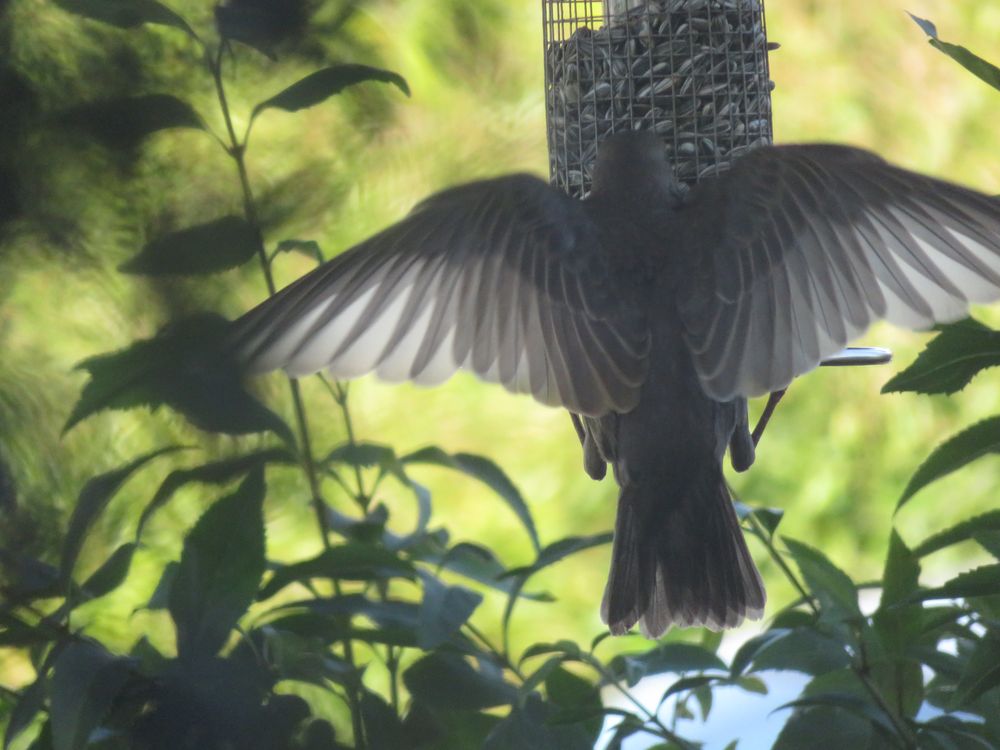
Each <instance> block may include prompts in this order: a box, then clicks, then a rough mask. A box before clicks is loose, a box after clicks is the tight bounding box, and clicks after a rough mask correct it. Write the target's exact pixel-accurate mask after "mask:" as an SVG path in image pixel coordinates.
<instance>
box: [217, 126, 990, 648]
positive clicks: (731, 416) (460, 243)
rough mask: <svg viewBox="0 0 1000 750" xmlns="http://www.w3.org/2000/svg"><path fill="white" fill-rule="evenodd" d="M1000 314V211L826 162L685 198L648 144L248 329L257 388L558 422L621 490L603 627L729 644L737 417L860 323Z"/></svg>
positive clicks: (267, 310)
mask: <svg viewBox="0 0 1000 750" xmlns="http://www.w3.org/2000/svg"><path fill="white" fill-rule="evenodd" d="M998 297H1000V207H998V204H997V202H996V201H995V200H993V199H992V198H989V197H987V196H985V195H982V194H980V193H976V192H975V191H971V190H968V189H966V188H962V187H959V186H956V185H952V184H950V183H946V182H941V181H937V180H933V179H931V178H928V177H923V176H921V175H917V174H915V173H912V172H907V171H905V170H902V169H899V168H897V167H893V166H891V165H889V164H886V163H885V162H884V161H882V160H881V159H879V158H878V157H876V156H874V155H872V154H869V153H867V152H864V151H860V150H857V149H851V148H848V147H840V146H790V147H767V148H762V149H758V150H756V151H754V152H751V153H750V154H749V155H747V156H745V157H744V158H743V159H742V160H740V161H739V162H737V163H736V164H735V165H734V166H733V168H732V169H731V171H730V172H728V173H725V174H723V175H722V176H720V177H717V178H712V179H709V180H706V181H705V182H703V183H701V184H699V185H698V186H697V187H695V188H694V189H692V190H691V191H690V192H688V191H687V190H686V189H684V188H683V187H682V186H680V185H679V184H678V183H677V182H676V181H675V180H674V178H673V173H672V170H671V169H670V166H669V164H668V163H667V161H666V158H665V155H664V151H663V148H662V146H661V145H660V143H659V142H658V141H657V139H656V137H655V136H653V135H652V134H649V133H626V134H619V135H615V136H612V137H611V138H610V139H609V140H607V141H606V142H605V143H603V144H602V147H601V150H600V152H599V157H598V163H597V166H596V168H595V174H594V185H593V190H592V193H591V195H590V196H589V197H588V198H587V199H586V200H585V201H582V202H580V201H575V200H573V199H570V198H568V197H566V196H564V195H562V194H561V193H559V192H558V191H556V190H555V189H553V188H550V187H549V186H547V185H545V184H544V183H543V182H541V181H540V180H538V179H536V178H533V177H530V176H526V175H512V176H509V177H501V178H496V179H493V180H485V181H482V182H478V183H470V184H468V185H464V186H459V187H457V188H452V189H449V190H446V191H444V192H442V193H439V194H438V195H435V196H432V197H431V198H429V199H428V200H426V201H424V202H423V203H421V204H420V205H419V206H418V207H417V208H416V209H414V211H413V213H411V214H410V216H409V217H407V218H406V219H404V220H403V221H401V222H399V223H398V224H396V225H393V226H392V227H389V228H388V229H386V230H385V231H383V232H381V233H380V234H378V235H375V236H374V237H372V238H371V239H369V240H367V241H365V242H363V243H361V244H360V245H358V246H356V247H354V248H352V249H351V250H349V251H347V252H345V253H343V254H342V255H340V256H338V257H337V258H335V259H334V260H332V261H330V262H329V263H327V264H325V265H324V266H322V267H320V268H318V269H316V270H315V271H314V272H312V273H310V274H307V275H306V276H305V277H303V278H302V279H300V280H299V281H297V282H296V283H294V284H292V285H291V286H289V287H288V288H286V289H284V290H282V291H281V292H280V293H279V294H278V295H276V296H275V297H273V298H271V299H270V300H268V301H266V302H264V303H263V304H262V305H260V306H259V307H258V308H256V309H255V310H253V311H251V312H250V313H248V314H247V315H245V316H244V317H243V318H241V319H240V320H239V321H237V323H236V324H235V327H234V332H233V346H234V347H235V348H236V350H237V351H238V353H239V354H240V356H241V357H242V358H243V360H244V361H245V362H246V363H247V365H248V368H249V369H250V370H252V371H266V370H270V369H276V368H278V367H281V368H284V369H285V370H286V371H287V372H289V373H290V374H292V375H301V374H307V373H310V372H315V371H316V370H319V369H322V368H329V369H330V371H331V372H332V373H333V374H334V375H336V376H338V377H354V376H356V375H360V374H362V373H365V372H371V371H374V372H376V373H377V374H378V375H380V376H381V377H383V378H385V379H388V380H405V379H408V380H414V381H417V382H422V383H427V384H433V383H436V382H441V381H442V380H444V379H445V378H446V377H448V376H449V375H450V374H451V373H453V372H454V371H456V370H458V369H468V370H472V371H473V372H475V373H477V374H478V375H479V376H480V377H482V378H484V379H485V380H488V381H491V382H498V383H501V384H503V385H504V386H505V387H506V388H508V389H509V390H512V391H515V392H522V393H530V394H532V395H533V396H534V397H535V398H536V399H538V400H539V401H541V402H543V403H546V404H550V405H556V406H562V407H564V408H566V409H567V410H568V411H569V412H570V413H571V414H572V415H573V422H574V425H575V426H576V429H577V433H578V435H579V437H580V440H581V443H582V444H583V451H584V466H585V469H586V470H587V472H588V473H589V474H590V475H591V476H592V477H594V478H600V477H602V476H604V474H605V471H606V467H607V465H609V464H610V465H611V466H612V468H613V470H614V474H615V477H616V479H617V481H618V484H619V486H620V488H621V492H620V497H619V505H618V515H617V521H616V526H615V542H614V548H613V552H612V567H611V573H610V576H609V579H608V585H607V588H606V591H605V597H604V602H603V606H602V615H603V617H604V619H605V621H606V622H608V624H609V626H610V628H611V630H612V632H615V633H622V632H625V631H627V630H628V629H629V628H631V627H632V626H633V625H634V624H636V623H639V624H640V627H641V629H642V630H643V632H645V633H646V634H647V635H651V636H658V635H659V634H661V633H662V632H663V631H665V630H666V629H667V628H668V627H669V626H670V625H671V624H679V625H706V626H709V627H715V628H719V627H731V626H734V625H736V624H738V623H739V622H741V621H742V620H743V619H744V618H746V617H751V618H755V617H758V616H760V614H761V612H762V610H763V606H764V589H763V586H762V584H761V580H760V576H759V574H758V573H757V570H756V568H755V567H754V564H753V561H752V559H751V557H750V555H749V552H748V551H747V547H746V543H745V541H744V539H743V535H742V532H741V530H740V526H739V523H738V520H737V518H736V514H735V512H734V509H733V505H732V502H731V497H730V494H729V490H728V488H727V486H726V483H725V480H724V479H723V475H722V461H723V458H724V454H725V452H726V450H727V448H728V449H729V452H730V458H731V461H732V463H733V466H734V467H735V468H736V469H737V470H739V471H742V470H745V469H746V468H748V467H749V466H750V464H752V463H753V460H754V442H753V440H752V439H751V435H750V432H749V429H748V424H747V402H746V397H748V396H755V395H761V394H764V393H768V392H773V391H778V390H780V389H783V388H784V387H786V386H787V385H788V384H789V383H790V382H791V380H792V379H793V378H794V377H796V376H798V375H801V374H803V373H805V372H807V371H808V370H810V369H812V368H814V367H815V366H817V365H818V364H819V363H820V361H821V360H822V359H823V358H824V357H828V356H830V355H832V354H833V353H835V352H836V351H838V350H839V349H840V348H841V347H842V346H844V344H846V343H847V341H848V340H850V339H851V338H853V337H854V336H855V335H857V334H859V333H860V332H861V331H863V330H864V328H865V327H867V325H868V324H869V323H870V322H871V321H873V320H874V319H877V318H881V317H885V318H888V319H889V320H890V321H892V322H895V323H898V324H902V325H907V326H910V327H926V326H929V325H931V324H932V323H934V322H940V321H947V320H954V319H956V318H958V317H961V316H962V315H963V314H964V312H965V310H966V309H967V306H968V303H969V302H970V301H976V302H985V301H991V300H994V299H997V298H998Z"/></svg>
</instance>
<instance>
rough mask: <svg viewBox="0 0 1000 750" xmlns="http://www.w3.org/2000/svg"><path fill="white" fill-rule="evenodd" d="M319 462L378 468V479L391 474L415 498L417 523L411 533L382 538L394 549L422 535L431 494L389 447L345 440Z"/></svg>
mask: <svg viewBox="0 0 1000 750" xmlns="http://www.w3.org/2000/svg"><path fill="white" fill-rule="evenodd" d="M321 463H322V465H324V466H325V465H327V464H336V463H341V464H347V465H348V466H358V467H361V468H370V467H378V468H379V470H380V472H381V473H380V475H379V480H380V481H381V479H382V477H384V476H386V475H390V476H393V477H395V478H396V480H397V481H399V483H400V484H402V485H403V486H404V487H406V488H408V489H409V490H410V491H411V492H413V494H414V497H415V498H416V501H417V524H416V528H415V529H414V531H413V532H412V533H411V534H408V535H407V536H405V537H392V536H390V535H384V536H383V541H384V542H385V543H386V544H387V546H391V547H393V548H394V549H402V548H404V547H407V546H409V545H410V544H411V543H413V542H415V541H416V540H417V539H418V538H420V537H422V535H423V534H424V531H425V530H426V529H427V524H428V523H430V520H431V493H430V492H429V491H428V490H427V488H426V487H424V486H423V485H421V484H419V483H417V482H414V481H413V480H412V479H410V477H409V476H407V474H406V468H405V467H404V465H403V463H402V462H401V461H400V460H399V458H397V457H396V452H395V451H394V450H393V449H392V448H390V447H389V446H387V445H378V444H376V443H345V444H344V445H341V446H338V447H337V448H335V449H334V450H332V451H331V452H330V453H329V455H327V457H326V458H325V459H323V461H322V462H321Z"/></svg>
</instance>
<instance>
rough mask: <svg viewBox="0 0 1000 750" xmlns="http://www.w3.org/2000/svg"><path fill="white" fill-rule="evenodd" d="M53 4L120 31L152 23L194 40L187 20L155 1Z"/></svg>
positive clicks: (67, 1) (66, 1) (71, 0)
mask: <svg viewBox="0 0 1000 750" xmlns="http://www.w3.org/2000/svg"><path fill="white" fill-rule="evenodd" d="M56 5H58V6H59V7H60V8H62V9H63V10H66V11H69V12H70V13H75V14H76V15H78V16H84V17H85V18H91V19H93V20H95V21H102V22H104V23H107V24H111V25H112V26H117V27H118V28H120V29H132V28H135V27H136V26H141V25H142V24H144V23H153V24H160V25H162V26H173V27H174V28H178V29H181V30H182V31H186V32H187V33H188V34H190V35H191V36H192V37H195V38H197V37H196V35H195V33H194V31H192V30H191V27H190V26H188V24H187V21H185V20H184V19H183V18H181V17H180V16H179V15H177V14H176V13H174V11H172V10H170V8H168V7H166V6H165V5H163V4H162V3H158V2H156V0H56Z"/></svg>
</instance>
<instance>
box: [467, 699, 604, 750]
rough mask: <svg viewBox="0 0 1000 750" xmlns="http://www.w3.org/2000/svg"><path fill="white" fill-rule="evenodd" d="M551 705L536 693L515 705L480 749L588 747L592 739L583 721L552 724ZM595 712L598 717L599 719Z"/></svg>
mask: <svg viewBox="0 0 1000 750" xmlns="http://www.w3.org/2000/svg"><path fill="white" fill-rule="evenodd" d="M553 713H555V712H553V711H552V710H551V707H550V706H548V705H547V704H545V703H543V702H542V701H541V699H540V698H539V697H538V696H537V695H530V696H528V699H527V700H526V701H525V703H524V705H523V706H515V707H514V709H513V710H512V711H511V712H510V714H509V715H508V716H507V717H506V718H505V719H504V720H503V721H501V722H500V723H499V724H497V726H496V728H495V729H494V730H493V732H491V733H490V736H489V737H487V738H486V742H484V743H483V746H482V747H483V750H552V748H559V750H592V748H593V747H594V743H593V740H592V739H591V738H590V731H589V729H587V728H585V727H584V726H583V725H574V726H560V725H553V718H552V715H553ZM600 718H601V717H600V715H598V720H600Z"/></svg>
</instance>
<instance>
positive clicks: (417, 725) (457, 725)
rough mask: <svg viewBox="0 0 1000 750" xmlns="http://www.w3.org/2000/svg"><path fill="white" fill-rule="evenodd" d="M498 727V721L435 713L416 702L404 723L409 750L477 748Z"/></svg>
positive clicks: (477, 715) (486, 716)
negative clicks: (409, 744)
mask: <svg viewBox="0 0 1000 750" xmlns="http://www.w3.org/2000/svg"><path fill="white" fill-rule="evenodd" d="M498 723H500V719H499V717H496V716H492V715H490V714H484V713H476V712H472V711H439V712H436V713H435V712H432V711H430V710H429V709H428V708H427V707H426V706H424V705H422V704H421V703H419V702H416V701H415V702H413V703H411V705H410V709H409V711H407V713H406V719H405V720H404V726H405V727H406V730H407V732H408V733H409V736H410V739H411V743H412V746H413V747H419V748H420V750H465V749H466V748H473V747H475V748H481V747H482V746H483V743H484V742H485V741H486V738H487V737H488V736H489V734H490V732H492V731H493V728H494V727H496V725H497V724H498ZM401 747H406V746H405V745H404V746H401Z"/></svg>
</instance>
